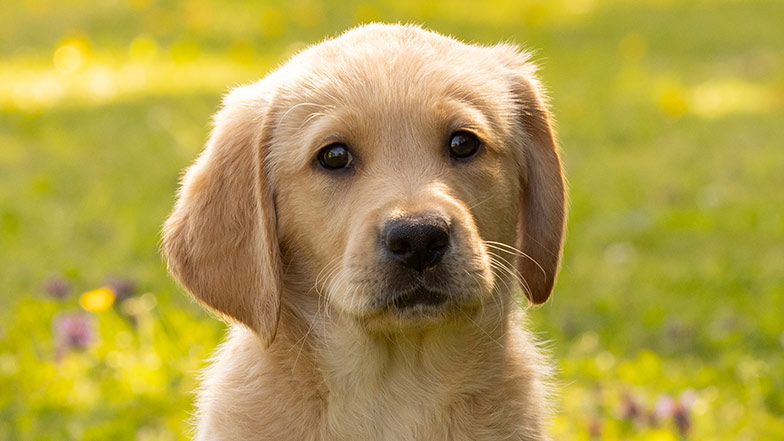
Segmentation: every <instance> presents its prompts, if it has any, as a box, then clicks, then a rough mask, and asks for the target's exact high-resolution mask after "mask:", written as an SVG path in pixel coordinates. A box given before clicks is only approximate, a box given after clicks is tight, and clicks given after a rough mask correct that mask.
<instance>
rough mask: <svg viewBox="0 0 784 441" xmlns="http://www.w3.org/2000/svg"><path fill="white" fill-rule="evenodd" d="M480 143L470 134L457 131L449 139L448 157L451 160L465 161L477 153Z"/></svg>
mask: <svg viewBox="0 0 784 441" xmlns="http://www.w3.org/2000/svg"><path fill="white" fill-rule="evenodd" d="M480 145H481V142H480V141H479V138H477V137H476V135H474V134H473V133H471V132H466V131H465V130H458V131H457V132H455V133H453V134H452V136H451V137H450V138H449V156H451V157H453V158H459V159H465V158H469V157H471V156H473V155H475V154H476V152H477V151H479V146H480Z"/></svg>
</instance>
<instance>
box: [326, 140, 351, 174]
mask: <svg viewBox="0 0 784 441" xmlns="http://www.w3.org/2000/svg"><path fill="white" fill-rule="evenodd" d="M318 160H319V164H321V166H322V167H324V168H325V169H327V170H339V169H343V168H348V167H350V166H351V163H352V162H353V160H354V157H353V156H352V155H351V152H349V151H348V148H347V147H346V145H345V144H342V143H339V142H336V143H334V144H330V145H328V146H326V147H324V148H323V149H321V150H319V153H318Z"/></svg>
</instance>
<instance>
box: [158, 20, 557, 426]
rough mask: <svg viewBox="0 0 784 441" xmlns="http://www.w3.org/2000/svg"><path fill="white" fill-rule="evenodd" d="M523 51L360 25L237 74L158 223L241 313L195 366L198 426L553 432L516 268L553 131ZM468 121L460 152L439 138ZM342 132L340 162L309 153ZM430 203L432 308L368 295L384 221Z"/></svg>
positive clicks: (535, 254)
mask: <svg viewBox="0 0 784 441" xmlns="http://www.w3.org/2000/svg"><path fill="white" fill-rule="evenodd" d="M534 73H535V69H534V66H533V65H532V64H531V63H530V62H529V57H528V55H527V54H525V53H521V52H520V51H519V50H518V49H517V48H516V47H513V46H510V45H506V44H500V45H496V46H487V47H486V46H477V45H466V44H463V43H460V42H458V41H456V40H454V39H451V38H448V37H444V36H441V35H438V34H436V33H433V32H429V31H426V30H423V29H421V28H419V27H416V26H401V25H381V24H373V25H367V26H362V27H359V28H356V29H353V30H350V31H348V32H346V33H344V34H343V35H341V36H339V37H337V38H334V39H331V40H326V41H324V42H322V43H319V44H317V45H314V46H312V47H310V48H308V49H306V50H304V51H303V52H301V53H299V54H298V55H296V56H295V57H293V58H292V59H291V60H290V61H289V62H287V63H286V64H285V65H284V66H282V67H281V68H279V69H278V70H276V71H275V72H273V73H270V74H269V75H267V77H265V78H264V79H262V80H261V81H259V82H257V83H255V84H252V85H249V86H244V87H238V88H236V89H234V90H233V91H232V92H231V93H230V94H229V95H228V96H227V97H226V98H225V100H224V103H223V107H222V109H221V110H220V111H219V112H218V113H217V115H216V116H215V128H214V130H213V132H212V134H211V136H210V139H209V141H208V143H207V147H206V148H205V150H204V152H203V153H202V155H201V156H200V157H199V159H198V160H197V161H196V163H195V164H194V165H193V166H192V167H191V168H190V169H189V170H188V172H187V173H186V175H185V177H184V179H183V182H182V188H181V190H180V192H179V198H178V201H177V204H176V206H175V208H174V211H173V213H172V215H171V217H170V218H169V219H168V221H167V222H166V225H165V227H164V234H163V236H164V242H163V244H164V245H163V249H164V253H165V254H166V256H167V258H168V265H169V269H170V271H171V272H172V274H173V275H174V276H175V277H176V278H177V279H178V280H179V281H180V282H181V283H182V284H183V285H184V286H185V287H186V288H187V289H188V290H189V291H190V292H191V293H192V294H193V295H194V296H195V297H196V298H197V299H198V300H199V301H201V302H203V303H204V304H205V305H207V306H208V307H210V308H211V309H212V310H213V311H216V312H218V313H219V314H221V315H223V316H225V317H227V318H229V319H231V320H232V321H233V322H235V325H233V326H232V329H231V332H230V334H229V337H228V339H227V341H226V342H225V343H223V344H222V345H221V347H220V349H219V350H218V351H217V354H216V355H215V358H214V361H213V363H212V365H211V366H210V367H209V368H208V369H207V370H206V372H205V374H204V380H203V387H202V389H201V391H200V393H199V397H198V414H197V418H198V423H197V434H196V438H197V439H199V440H235V439H236V440H336V441H337V440H427V441H435V440H444V441H446V440H542V439H547V437H546V434H545V425H546V422H547V401H546V390H545V384H544V381H543V380H544V377H546V374H547V367H546V364H545V363H544V362H543V361H542V358H541V356H540V355H539V351H538V350H537V348H536V347H535V345H534V343H533V339H532V338H531V337H530V336H529V334H528V333H527V332H526V331H524V330H523V329H522V328H521V324H522V323H521V322H522V310H521V308H520V306H518V305H517V303H516V302H515V299H514V292H515V290H516V288H515V287H516V286H518V284H519V285H521V286H522V289H523V292H524V293H525V295H526V296H527V297H528V299H529V300H530V301H531V302H532V303H537V304H538V303H542V302H544V301H545V300H547V298H548V297H549V295H550V292H551V290H552V287H553V283H554V280H555V275H556V272H557V269H558V265H559V260H560V255H561V246H562V236H563V231H564V216H565V202H564V201H565V194H564V182H563V176H562V172H561V163H560V160H559V157H558V151H557V150H558V149H557V146H556V144H555V141H554V134H553V131H552V129H551V123H550V116H549V113H548V110H547V106H546V103H545V102H544V99H543V95H542V89H541V86H540V84H539V82H538V81H537V79H536V78H535V76H534ZM459 129H468V130H470V131H472V132H473V133H474V134H476V135H477V136H478V137H479V139H481V141H482V148H481V151H480V152H479V153H477V154H476V156H475V157H473V158H471V159H470V160H467V161H462V162H456V161H454V160H452V159H450V157H449V155H448V154H447V153H446V152H447V146H446V143H447V142H448V140H449V138H448V137H449V136H450V133H453V132H454V131H455V130H459ZM335 141H339V142H342V143H345V144H346V145H348V146H349V148H350V149H351V151H352V153H353V154H354V157H355V162H354V164H353V168H352V169H351V171H350V172H348V173H342V174H341V173H332V172H328V171H326V170H323V169H321V168H319V166H318V162H317V161H316V160H315V158H316V154H317V152H318V151H319V149H320V148H322V147H324V146H325V145H328V144H330V143H332V142H335ZM423 212H428V213H436V214H437V215H438V216H441V217H442V218H444V219H447V220H448V222H449V223H450V228H451V230H450V231H451V233H450V234H451V239H450V240H451V241H452V243H451V245H450V248H449V252H447V253H446V254H445V255H444V257H443V262H442V263H440V264H439V265H438V266H437V267H436V268H434V269H433V270H432V271H427V272H425V273H424V274H425V276H423V277H424V279H423V280H424V282H422V283H433V284H437V285H438V286H439V287H440V288H439V289H441V290H443V292H445V293H448V296H449V301H448V302H447V303H446V304H444V305H443V306H441V307H439V308H420V309H417V308H412V309H411V310H406V311H392V310H390V309H389V308H382V307H379V306H378V305H379V298H382V297H383V296H385V295H387V292H388V291H390V290H392V289H393V288H392V287H393V286H395V283H397V281H398V277H399V272H397V271H396V269H395V268H394V265H392V264H390V262H389V259H387V258H386V257H385V255H384V253H382V252H381V251H380V250H379V242H378V237H379V234H380V233H379V231H380V229H381V228H382V226H383V224H384V222H387V221H389V219H395V218H400V217H403V216H407V215H411V214H416V213H423Z"/></svg>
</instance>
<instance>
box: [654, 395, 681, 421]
mask: <svg viewBox="0 0 784 441" xmlns="http://www.w3.org/2000/svg"><path fill="white" fill-rule="evenodd" d="M674 408H675V400H674V399H673V398H672V397H671V396H669V395H666V394H664V395H659V398H658V399H656V404H654V405H653V410H652V411H651V414H650V422H651V425H652V426H658V425H659V424H661V423H662V422H663V421H666V420H668V419H670V417H671V416H672V411H673V409H674Z"/></svg>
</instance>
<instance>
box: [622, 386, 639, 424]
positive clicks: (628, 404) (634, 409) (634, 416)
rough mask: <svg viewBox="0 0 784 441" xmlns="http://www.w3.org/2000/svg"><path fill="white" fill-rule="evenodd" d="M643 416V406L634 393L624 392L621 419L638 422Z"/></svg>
mask: <svg viewBox="0 0 784 441" xmlns="http://www.w3.org/2000/svg"><path fill="white" fill-rule="evenodd" d="M641 416H642V406H641V405H640V403H639V402H638V401H637V398H635V397H634V396H633V395H632V394H630V393H629V392H624V394H623V396H622V397H621V419H624V420H626V421H629V422H632V423H636V422H638V421H639V419H640V417H641Z"/></svg>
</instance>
